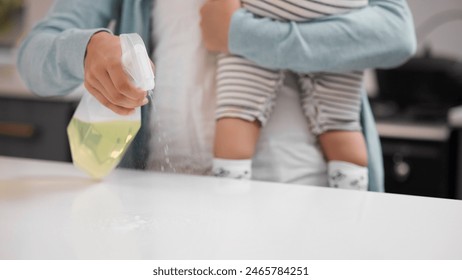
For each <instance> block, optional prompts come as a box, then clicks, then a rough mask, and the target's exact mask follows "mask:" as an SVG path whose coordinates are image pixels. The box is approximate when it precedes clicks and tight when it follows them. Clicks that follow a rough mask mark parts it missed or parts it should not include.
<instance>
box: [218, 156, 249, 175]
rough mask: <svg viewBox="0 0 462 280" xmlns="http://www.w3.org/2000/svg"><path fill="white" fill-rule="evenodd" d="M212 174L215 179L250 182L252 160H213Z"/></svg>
mask: <svg viewBox="0 0 462 280" xmlns="http://www.w3.org/2000/svg"><path fill="white" fill-rule="evenodd" d="M212 174H213V176H216V177H224V178H234V179H243V180H250V178H251V177H252V160H251V159H221V158H214V159H213V168H212Z"/></svg>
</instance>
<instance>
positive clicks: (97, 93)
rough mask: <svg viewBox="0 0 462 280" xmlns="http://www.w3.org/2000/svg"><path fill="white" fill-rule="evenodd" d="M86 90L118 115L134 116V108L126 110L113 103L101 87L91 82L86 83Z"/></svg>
mask: <svg viewBox="0 0 462 280" xmlns="http://www.w3.org/2000/svg"><path fill="white" fill-rule="evenodd" d="M93 82H94V83H95V84H98V82H97V80H94V81H93ZM84 86H85V88H86V89H87V90H88V92H90V93H91V94H92V95H93V96H94V97H95V98H96V100H98V101H99V102H100V103H101V104H102V105H103V106H105V107H107V108H109V109H110V110H111V111H113V112H114V113H116V114H119V115H129V114H132V113H133V112H134V111H135V110H134V109H133V108H125V107H121V106H118V105H115V104H114V103H112V102H111V101H110V100H109V99H108V98H107V97H106V96H105V95H104V94H103V93H102V92H101V91H100V90H99V89H98V88H101V87H102V86H101V85H93V84H92V83H91V82H89V81H85V83H84Z"/></svg>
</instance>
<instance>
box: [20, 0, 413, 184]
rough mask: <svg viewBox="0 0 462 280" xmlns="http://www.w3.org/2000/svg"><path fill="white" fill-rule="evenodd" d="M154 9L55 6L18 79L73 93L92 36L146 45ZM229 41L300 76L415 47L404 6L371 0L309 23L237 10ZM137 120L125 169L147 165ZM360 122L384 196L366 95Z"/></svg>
mask: <svg viewBox="0 0 462 280" xmlns="http://www.w3.org/2000/svg"><path fill="white" fill-rule="evenodd" d="M152 7H153V1H152V0H130V1H128V0H99V1H93V0H58V1H55V5H54V6H53V8H52V9H51V10H50V12H49V14H48V16H47V17H46V18H45V19H44V20H42V21H41V22H40V23H39V24H38V25H37V26H35V27H34V29H33V30H32V31H31V32H30V33H29V34H28V36H27V37H26V38H25V40H24V41H23V42H22V44H21V47H20V50H19V55H18V68H19V72H20V74H21V76H22V78H23V79H24V81H25V82H26V84H27V85H28V87H29V88H30V89H31V90H32V91H34V92H35V93H37V94H38V95H42V96H55V95H64V94H67V93H69V92H71V91H72V90H73V89H75V88H76V87H78V86H79V85H81V84H82V82H83V80H84V68H83V62H84V56H85V51H86V46H87V44H88V41H89V40H90V38H91V36H92V35H93V34H94V33H95V32H98V31H101V30H107V29H105V27H107V26H108V25H109V23H110V22H111V21H115V22H116V28H115V33H116V34H120V33H131V32H136V33H138V34H140V35H141V37H143V39H144V40H145V42H151V36H150V34H151V28H150V25H151V20H150V16H151V11H152ZM107 31H108V30H107ZM229 39H230V40H229V48H230V50H231V52H233V53H235V54H238V55H241V56H244V57H246V58H248V59H250V60H253V61H255V62H256V63H258V64H260V65H262V66H264V67H268V68H272V69H288V70H293V71H297V72H306V73H308V72H319V71H329V72H336V71H344V70H362V69H366V68H378V67H382V68H385V67H393V66H397V65H398V64H400V63H402V62H404V61H405V60H406V59H407V58H409V57H410V56H411V55H412V54H413V53H414V51H415V46H416V42H415V35H414V27H413V23H412V16H411V13H410V11H409V8H408V6H407V4H406V1H405V0H370V1H369V6H368V7H365V8H363V9H360V10H358V11H354V12H351V13H347V14H342V15H333V16H329V17H327V18H322V19H319V20H314V21H311V22H309V23H294V22H276V21H271V20H268V19H261V18H255V17H253V16H252V14H250V13H248V12H246V11H245V10H239V11H237V12H236V13H235V14H234V15H233V18H232V22H231V27H230V34H229ZM151 45H152V44H151ZM145 107H147V106H145ZM143 108H144V107H143ZM145 110H146V109H145ZM143 118H144V119H143V127H142V129H141V133H139V135H138V136H137V137H136V139H135V141H134V143H133V145H132V147H131V151H130V152H129V153H127V155H126V157H125V158H124V165H125V166H131V167H135V168H143V166H144V165H143V164H141V165H135V163H140V162H141V163H142V162H145V159H147V153H146V152H145V151H146V149H145V148H143V147H146V145H147V142H146V141H147V139H148V137H149V131H148V127H149V126H148V125H147V123H148V119H149V118H148V112H143ZM361 121H362V125H363V131H364V135H365V138H366V142H367V146H368V151H369V175H370V178H369V181H370V184H369V188H370V190H372V191H384V183H383V163H382V156H381V148H380V142H379V138H378V135H377V130H376V128H375V124H374V119H373V116H372V113H371V110H370V106H369V103H368V101H367V96H366V95H365V94H363V102H362V112H361ZM134 159H136V160H134ZM143 159H144V160H143Z"/></svg>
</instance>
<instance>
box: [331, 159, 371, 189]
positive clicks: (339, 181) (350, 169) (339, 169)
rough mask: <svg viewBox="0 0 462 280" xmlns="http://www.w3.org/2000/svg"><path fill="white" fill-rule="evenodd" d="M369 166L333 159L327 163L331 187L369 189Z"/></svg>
mask: <svg viewBox="0 0 462 280" xmlns="http://www.w3.org/2000/svg"><path fill="white" fill-rule="evenodd" d="M368 172H369V171H368V168H367V167H364V166H359V165H356V164H353V163H351V162H346V161H336V160H332V161H329V162H328V163H327V176H328V181H329V187H331V188H339V189H350V190H361V191H367V186H368V185H369V173H368Z"/></svg>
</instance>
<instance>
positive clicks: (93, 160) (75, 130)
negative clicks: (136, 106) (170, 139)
mask: <svg viewBox="0 0 462 280" xmlns="http://www.w3.org/2000/svg"><path fill="white" fill-rule="evenodd" d="M140 125H141V123H140V121H110V122H94V123H90V122H83V121H81V120H79V119H76V118H72V120H71V122H70V123H69V125H68V127H67V134H68V137H69V143H70V147H71V154H72V160H73V162H74V165H75V166H77V167H78V168H80V169H82V170H84V171H85V172H87V173H88V174H89V175H90V176H92V177H93V178H96V179H101V178H103V177H105V176H106V175H107V174H109V172H111V170H112V169H113V168H115V167H116V166H117V164H119V162H120V160H121V159H122V156H123V155H124V153H125V151H126V150H127V148H128V147H129V145H130V143H131V142H132V140H133V138H134V137H135V135H136V133H137V132H138V130H139V129H140Z"/></svg>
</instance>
